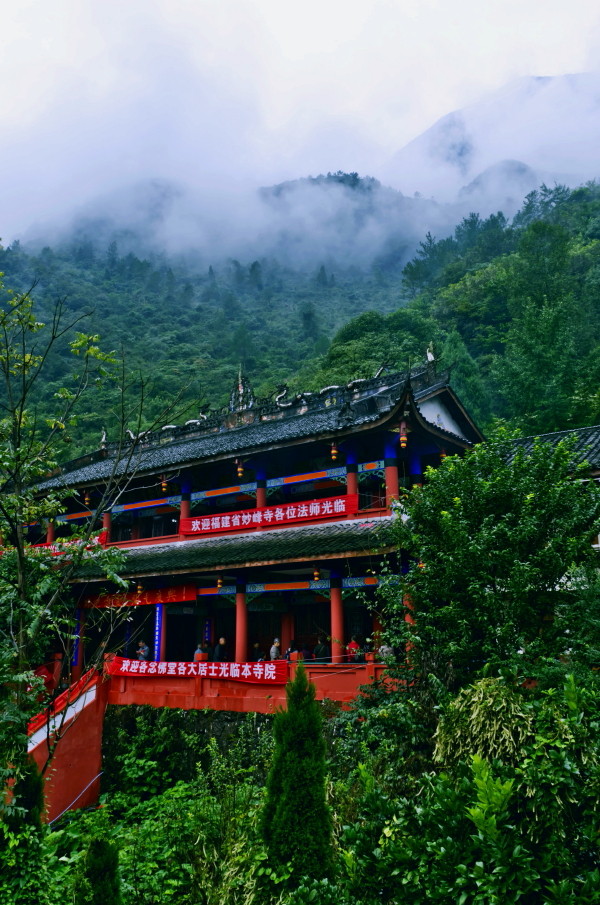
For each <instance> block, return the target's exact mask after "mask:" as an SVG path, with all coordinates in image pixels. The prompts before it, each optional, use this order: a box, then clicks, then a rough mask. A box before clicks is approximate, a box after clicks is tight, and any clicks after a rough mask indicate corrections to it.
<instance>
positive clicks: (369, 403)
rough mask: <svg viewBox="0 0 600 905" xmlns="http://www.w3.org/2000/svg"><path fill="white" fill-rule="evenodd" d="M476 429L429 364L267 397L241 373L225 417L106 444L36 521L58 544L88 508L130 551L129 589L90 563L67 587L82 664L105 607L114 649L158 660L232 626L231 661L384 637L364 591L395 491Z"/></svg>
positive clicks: (370, 590)
mask: <svg viewBox="0 0 600 905" xmlns="http://www.w3.org/2000/svg"><path fill="white" fill-rule="evenodd" d="M481 439H482V435H481V433H480V431H479V430H478V428H477V427H476V425H475V424H474V423H473V421H472V420H471V418H470V417H469V415H468V414H467V412H466V411H465V409H464V408H463V406H462V405H461V403H460V401H459V400H458V398H457V397H456V395H455V394H454V392H453V391H452V389H451V388H450V386H449V384H448V381H447V379H446V378H444V377H440V376H438V375H437V374H436V372H435V368H434V365H433V364H432V363H429V364H428V365H426V366H424V367H421V368H417V369H413V370H412V371H411V373H387V372H386V373H380V374H379V375H378V376H376V377H375V378H373V379H369V380H355V381H353V382H351V383H349V384H347V385H345V386H330V387H326V388H324V389H322V390H321V391H320V392H317V393H313V394H308V393H307V394H299V395H297V396H295V397H293V398H288V397H287V393H286V392H285V391H283V392H281V393H280V394H279V396H277V397H276V398H275V399H272V400H259V399H256V398H255V397H254V395H253V393H252V390H251V388H250V386H249V385H248V383H247V381H246V380H245V379H244V378H243V377H242V376H241V375H240V377H239V379H238V381H237V382H236V385H235V387H234V389H233V390H232V393H231V398H230V401H229V405H228V407H227V408H226V409H224V410H222V411H220V412H217V413H215V414H212V415H208V416H201V417H200V418H198V419H193V420H190V421H188V422H187V423H186V424H185V425H183V426H176V425H168V426H166V427H163V428H162V429H161V430H159V431H156V432H154V433H151V434H147V435H144V436H140V437H133V436H132V437H131V438H130V444H125V446H123V444H121V445H119V446H116V445H113V446H111V444H110V443H107V442H106V441H104V440H103V443H102V446H101V448H100V449H99V450H97V451H96V452H94V453H91V454H90V455H88V456H85V457H83V458H81V459H79V460H76V461H74V462H71V463H68V464H67V465H66V466H65V467H64V468H63V469H62V470H61V472H60V473H59V474H56V475H53V476H52V477H51V478H50V479H49V480H48V481H47V482H46V484H45V485H44V489H46V488H47V489H50V488H52V489H55V488H57V487H61V486H62V487H66V488H69V491H70V494H71V495H70V505H69V508H68V510H67V511H65V512H64V514H63V515H61V516H60V517H59V519H58V520H56V522H55V523H54V524H50V525H48V526H44V528H43V531H44V533H43V534H40V531H41V530H42V529H41V527H40V526H37V527H35V526H34V527H32V529H31V531H32V536H31V539H32V541H34V542H35V541H36V540H37V542H45V543H50V544H51V543H53V542H54V541H55V540H56V539H57V538H60V537H66V536H68V533H69V531H70V526H71V525H72V524H73V523H75V524H77V523H78V522H81V520H84V519H89V518H90V517H91V516H92V515H93V514H95V515H96V516H98V517H100V516H101V518H102V526H103V534H102V540H103V543H106V544H109V545H115V546H118V547H120V548H121V549H122V550H123V553H124V566H123V568H122V570H121V574H122V575H123V577H124V578H125V579H127V580H128V581H129V586H130V590H129V591H127V592H125V593H124V592H123V591H122V590H119V589H117V588H116V587H115V586H111V585H110V584H109V583H107V582H106V581H103V579H102V576H101V575H100V573H98V574H94V571H93V569H91V568H88V571H87V572H86V573H85V575H82V576H81V580H79V581H78V583H77V584H76V585H75V586H74V589H73V591H74V596H75V605H76V608H77V620H78V639H77V640H76V642H75V644H74V647H73V651H72V675H73V677H74V678H77V676H78V675H79V674H80V673H81V672H82V671H83V670H84V669H85V667H86V666H87V665H89V664H91V663H92V662H94V658H95V657H97V653H98V649H99V645H101V644H103V643H104V642H103V638H102V633H101V631H100V629H99V628H98V626H97V624H96V623H97V621H98V620H97V616H98V613H99V611H101V610H102V611H106V609H107V608H108V609H110V610H112V611H114V612H115V613H116V612H117V611H118V612H119V614H120V616H121V618H120V619H118V620H117V619H115V626H114V630H113V632H112V634H111V638H110V642H109V644H110V649H111V651H114V652H115V653H117V654H119V655H120V656H122V657H126V658H133V657H135V650H136V647H137V645H138V643H139V641H140V640H143V641H145V642H146V644H147V645H148V646H149V648H150V659H151V660H153V661H171V662H174V661H190V660H193V656H194V651H195V649H196V647H197V645H198V644H199V643H202V642H205V643H207V644H208V645H210V646H214V645H215V644H216V643H217V642H218V641H219V639H221V638H224V639H225V654H224V656H223V659H226V660H229V661H231V662H240V663H241V662H246V661H250V660H255V659H257V657H258V656H259V655H260V654H262V655H267V656H268V652H269V649H270V647H271V645H272V643H273V639H274V638H278V639H280V647H281V650H282V652H283V651H285V650H286V649H287V647H288V646H289V645H290V643H291V642H292V640H295V641H296V642H297V644H298V646H299V647H301V646H305V647H308V648H309V649H311V650H312V649H314V647H315V645H316V643H317V640H318V638H319V637H324V638H326V644H327V646H328V647H329V655H330V658H331V662H332V663H333V664H336V663H342V662H344V660H345V658H346V647H347V645H348V643H349V642H350V639H351V638H352V636H355V637H356V638H357V639H358V640H359V643H360V644H361V645H365V643H366V642H367V641H369V640H370V641H371V643H372V639H374V638H375V639H376V633H377V628H378V621H377V615H376V608H375V612H374V611H373V608H372V607H370V606H368V603H369V598H372V597H373V595H374V592H375V589H376V587H377V581H378V579H377V575H378V567H379V564H380V562H381V558H382V556H384V555H386V554H389V553H391V552H392V551H391V550H390V549H389V546H388V544H389V541H388V540H387V539H386V532H385V528H386V527H387V526H388V525H389V523H390V521H391V519H392V518H393V515H392V510H393V506H394V503H395V501H396V500H397V499H398V498H399V497H400V496H401V495H402V494H403V493H404V492H406V491H408V490H409V489H410V488H411V487H412V486H414V485H416V484H421V483H422V481H423V475H424V472H425V469H426V468H427V466H433V467H436V466H437V465H438V464H439V462H440V461H441V459H442V458H443V457H444V456H446V455H450V454H461V453H462V452H463V451H464V450H465V449H467V448H469V447H470V446H471V445H472V444H474V443H477V442H478V441H480V440H481ZM115 475H118V478H119V480H118V482H115V487H118V492H115V493H114V494H113V496H112V497H111V498H110V500H109V502H108V503H107V502H106V499H107V498H106V492H105V491H106V486H107V483H108V482H109V480H114V476H115ZM98 501H102V506H103V509H102V511H101V512H100V511H99V510H98V508H97V507H98ZM36 531H37V532H38V535H37V537H36V536H35V532H36ZM123 613H125V614H126V616H125V618H123ZM102 632H104V628H103V629H102ZM221 654H223V652H222V651H221Z"/></svg>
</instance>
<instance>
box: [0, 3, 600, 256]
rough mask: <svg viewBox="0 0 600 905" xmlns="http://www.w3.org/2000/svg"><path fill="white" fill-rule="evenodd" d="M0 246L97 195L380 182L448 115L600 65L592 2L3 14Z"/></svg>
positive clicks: (168, 7)
mask: <svg viewBox="0 0 600 905" xmlns="http://www.w3.org/2000/svg"><path fill="white" fill-rule="evenodd" d="M0 34H1V36H2V52H1V54H0V73H1V84H2V94H1V96H0V107H1V115H0V123H1V130H2V131H1V134H2V139H1V141H0V191H1V198H2V209H1V216H0V236H2V237H3V238H4V240H5V241H6V240H10V239H11V238H13V237H14V236H15V235H17V234H18V233H19V232H21V231H22V230H25V229H26V228H27V227H28V226H29V225H31V224H32V223H34V222H38V221H41V222H43V221H46V220H48V219H51V218H53V217H54V216H55V215H59V214H60V213H61V212H64V211H65V210H68V209H70V208H72V207H74V206H77V205H79V204H80V203H81V202H84V201H85V200H86V199H88V198H90V197H93V196H94V195H96V194H97V193H99V192H102V191H104V190H109V189H113V188H115V187H118V186H119V185H125V184H127V183H130V182H132V181H133V180H135V179H139V178H144V177H151V176H158V177H166V178H179V179H181V180H183V181H184V182H188V183H191V184H193V185H196V186H199V187H201V188H208V189H211V190H214V191H216V192H218V191H221V190H222V187H223V185H224V184H225V183H227V184H228V186H229V188H230V189H231V191H232V192H235V190H236V187H237V186H238V185H247V184H248V183H251V184H256V185H260V184H271V183H274V182H278V181H281V180H283V179H288V178H295V177H298V176H302V175H308V174H313V175H316V174H317V173H319V172H326V171H328V170H337V169H344V170H358V171H359V172H361V173H362V174H367V173H368V174H370V175H374V176H377V175H378V169H379V168H380V167H383V166H384V164H385V162H386V161H387V160H388V159H389V158H390V156H391V155H392V154H393V153H394V152H395V151H397V150H398V149H399V148H401V147H402V146H403V145H405V144H406V143H407V142H408V141H410V140H411V139H412V138H414V137H415V136H416V135H418V134H419V133H420V132H421V131H423V130H424V129H426V128H428V127H429V126H430V125H431V124H432V123H433V122H434V121H435V120H436V119H437V118H438V117H440V116H443V115H444V114H445V113H448V112H449V111H451V110H453V109H456V108H459V107H462V106H465V105H466V104H469V103H471V102H474V101H476V100H477V99H478V98H479V97H480V96H481V95H482V94H484V93H485V92H487V91H490V90H494V89H496V88H499V87H501V86H502V85H504V84H505V83H506V82H508V81H510V80H511V79H514V78H517V77H519V76H527V75H560V74H564V73H568V72H581V71H584V70H590V69H597V68H598V66H599V61H600V3H599V2H598V0H569V2H565V0H302V2H297V0H50V2H49V0H16V2H14V3H11V4H9V3H8V2H7V0H4V2H3V3H2V8H1V12H0Z"/></svg>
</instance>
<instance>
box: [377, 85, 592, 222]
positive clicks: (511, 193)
mask: <svg viewBox="0 0 600 905" xmlns="http://www.w3.org/2000/svg"><path fill="white" fill-rule="evenodd" d="M599 147H600V73H598V72H588V73H578V74H575V75H564V76H556V77H538V78H521V79H517V80H515V81H513V82H511V83H509V84H508V85H506V86H504V87H503V88H501V89H500V90H499V91H495V92H491V93H490V94H487V95H485V96H484V97H483V98H482V99H481V100H479V101H478V102H477V103H475V104H471V105H470V106H468V107H465V108H463V109H461V110H456V111H454V112H452V113H449V114H447V116H444V117H442V118H441V119H440V120H438V121H437V122H436V123H434V125H433V126H431V128H430V129H427V130H426V131H425V132H423V133H422V134H421V135H419V136H417V137H416V138H415V139H413V140H412V141H411V142H409V143H408V144H407V145H406V146H405V147H403V148H402V149H401V150H400V151H398V153H397V154H396V155H395V156H394V157H393V159H392V160H391V161H390V163H389V164H388V166H387V167H385V168H384V171H383V173H382V174H381V175H382V177H383V178H384V179H385V180H386V181H389V182H390V183H391V184H392V185H396V186H397V187H398V188H399V189H401V190H402V191H404V192H413V191H419V192H422V193H424V194H426V195H428V196H429V195H431V196H433V197H435V198H436V199H437V200H438V201H439V202H444V201H446V202H454V201H457V200H458V201H459V203H463V204H469V203H471V204H477V210H478V212H479V213H482V214H488V213H490V212H491V211H494V210H498V209H501V210H504V212H505V213H506V214H513V213H514V212H515V211H516V209H517V208H518V206H519V204H520V203H521V200H522V198H523V195H524V194H526V193H527V192H529V191H531V190H532V189H533V188H535V187H536V186H537V185H540V184H541V183H542V182H545V183H547V184H549V185H552V184H554V183H555V182H558V183H565V184H567V185H571V186H574V185H578V184H580V183H582V182H585V181H587V180H590V179H595V178H597V177H598V176H599V175H600V159H599V155H598V148H599ZM471 209H474V208H471Z"/></svg>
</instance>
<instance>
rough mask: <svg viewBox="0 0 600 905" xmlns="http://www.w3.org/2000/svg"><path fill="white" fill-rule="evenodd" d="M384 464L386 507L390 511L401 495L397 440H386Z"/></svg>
mask: <svg viewBox="0 0 600 905" xmlns="http://www.w3.org/2000/svg"><path fill="white" fill-rule="evenodd" d="M383 464H384V467H385V505H386V507H387V508H388V509H390V508H391V506H392V501H393V500H397V499H398V496H399V493H400V486H399V482H398V458H397V450H396V439H395V438H394V439H393V440H386V444H385V450H384V457H383Z"/></svg>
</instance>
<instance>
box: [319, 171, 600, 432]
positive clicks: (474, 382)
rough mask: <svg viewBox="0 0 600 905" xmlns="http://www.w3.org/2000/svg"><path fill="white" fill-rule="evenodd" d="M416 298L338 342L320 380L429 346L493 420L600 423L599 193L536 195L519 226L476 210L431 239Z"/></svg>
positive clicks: (419, 268) (539, 424) (356, 325)
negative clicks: (447, 234)
mask: <svg viewBox="0 0 600 905" xmlns="http://www.w3.org/2000/svg"><path fill="white" fill-rule="evenodd" d="M403 286H404V289H405V291H409V292H410V293H411V296H412V297H411V299H410V301H409V302H408V303H407V304H406V305H404V306H403V307H402V308H401V309H400V310H398V311H396V312H394V313H392V314H390V315H383V314H382V313H381V312H374V311H372V312H369V313H365V314H364V315H362V316H361V317H359V318H357V319H355V320H353V321H351V322H350V323H348V324H347V325H346V326H345V327H344V328H343V329H342V330H341V331H340V332H339V333H338V334H337V335H336V336H335V337H334V339H333V342H332V344H331V346H330V349H329V350H328V352H327V354H326V355H325V356H324V358H323V359H322V363H321V371H320V372H317V373H316V375H315V378H314V379H315V380H316V381H317V382H319V381H320V380H328V381H329V382H332V381H333V380H339V381H342V380H345V379H349V378H350V376H363V375H364V373H367V372H369V373H370V372H372V370H373V369H374V368H375V367H376V365H377V364H379V363H381V360H382V358H383V357H385V358H386V360H387V362H388V363H389V364H393V365H398V364H402V363H403V362H405V361H406V358H407V356H408V355H409V354H412V355H418V354H421V355H422V354H423V349H424V347H425V344H426V339H428V341H432V342H433V348H434V352H435V354H436V357H437V358H438V359H440V361H441V364H442V365H443V366H445V367H450V368H451V369H452V371H453V377H452V384H453V386H454V387H455V388H456V389H457V391H458V392H459V394H460V395H461V397H462V398H463V399H464V401H465V403H466V405H467V406H468V407H469V408H470V409H471V411H472V412H474V414H475V415H476V416H477V417H478V418H479V419H480V421H481V423H482V424H484V425H485V424H486V423H487V422H488V421H489V420H490V418H491V417H502V418H506V419H510V420H512V421H513V422H514V423H515V424H516V425H517V426H519V427H520V428H522V429H523V430H524V431H526V432H527V433H533V432H545V431H552V430H560V429H564V428H568V427H574V426H579V425H583V424H589V423H595V422H597V421H598V419H600V391H599V389H598V387H599V377H600V368H599V364H598V362H599V351H600V348H599V347H600V187H599V186H598V185H596V184H594V183H590V184H588V185H586V186H584V187H581V188H578V189H575V190H573V191H571V190H569V189H566V188H564V187H561V186H557V187H555V188H553V189H549V188H547V187H546V186H542V188H541V189H539V190H537V191H534V192H531V193H530V194H529V195H528V196H527V198H526V200H525V203H524V205H523V207H522V208H521V210H520V211H519V212H518V213H517V215H516V216H515V217H514V218H513V220H512V222H509V221H507V219H506V218H505V217H504V215H502V214H495V215H492V216H490V217H488V218H487V219H481V218H480V217H479V216H478V215H477V214H471V215H470V216H469V217H466V218H464V219H463V221H462V222H461V223H460V224H459V225H458V226H457V227H456V229H455V231H454V235H453V236H450V237H448V238H445V239H441V240H436V239H435V238H434V237H432V236H431V235H429V234H428V235H427V237H426V238H425V240H424V241H423V242H422V243H421V245H420V248H419V251H418V253H417V255H416V257H415V258H414V259H413V260H412V261H411V262H409V263H408V264H407V265H406V267H405V268H404V271H403Z"/></svg>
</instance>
